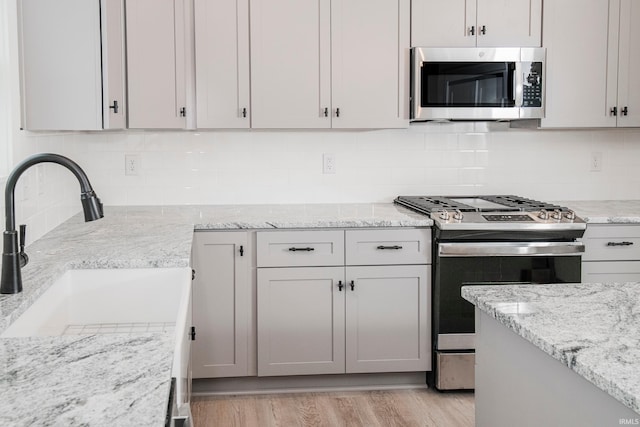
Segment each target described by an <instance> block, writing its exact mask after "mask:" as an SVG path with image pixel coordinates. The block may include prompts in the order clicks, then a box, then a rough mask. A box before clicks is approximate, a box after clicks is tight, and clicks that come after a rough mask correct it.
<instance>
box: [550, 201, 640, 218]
mask: <svg viewBox="0 0 640 427" xmlns="http://www.w3.org/2000/svg"><path fill="white" fill-rule="evenodd" d="M554 203H556V204H558V205H560V206H567V207H569V208H570V209H572V210H573V211H575V213H576V215H578V216H579V217H580V218H582V219H584V220H585V222H587V223H588V224H640V200H578V201H575V200H574V201H556V202H554Z"/></svg>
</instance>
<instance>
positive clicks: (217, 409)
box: [191, 389, 475, 427]
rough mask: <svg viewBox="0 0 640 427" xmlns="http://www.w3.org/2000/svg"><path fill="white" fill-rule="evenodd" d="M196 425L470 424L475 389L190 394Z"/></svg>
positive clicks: (449, 426)
mask: <svg viewBox="0 0 640 427" xmlns="http://www.w3.org/2000/svg"><path fill="white" fill-rule="evenodd" d="M191 410H192V413H193V424H194V426H195V427H218V426H223V427H342V426H345V427H347V426H348V427H391V426H397V427H472V426H473V425H474V423H475V416H474V410H475V405H474V397H473V393H470V392H461V393H439V392H437V391H434V390H424V389H419V390H385V391H362V392H356V391H354V392H350V391H345V392H322V393H319V392H315V393H287V394H264V395H237V396H236V395H230V396H212V397H194V398H193V399H192V402H191Z"/></svg>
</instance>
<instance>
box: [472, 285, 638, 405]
mask: <svg viewBox="0 0 640 427" xmlns="http://www.w3.org/2000/svg"><path fill="white" fill-rule="evenodd" d="M462 296H463V297H464V298H465V299H466V300H468V301H470V302H471V303H473V304H474V305H475V306H476V307H477V308H479V309H480V310H482V311H483V312H484V313H486V314H488V315H489V316H491V317H493V318H494V319H496V320H497V321H498V322H500V323H501V324H503V325H505V326H506V327H508V328H509V329H511V330H512V331H513V332H515V333H516V334H518V335H520V336H521V337H523V338H524V339H526V340H527V341H529V342H531V343H532V344H533V345H535V346H536V347H538V348H539V349H541V350H542V351H544V352H545V353H547V354H548V355H550V356H551V357H553V358H554V359H556V360H559V361H560V362H562V363H563V364H564V365H566V366H567V367H568V368H569V369H571V370H573V371H575V372H576V373H578V374H579V375H581V376H582V377H584V378H586V379H587V380H588V381H590V382H591V383H593V384H594V385H595V386H596V387H598V388H600V389H601V390H603V391H604V392H606V393H608V394H609V395H610V396H612V397H613V398H615V399H617V400H618V401H619V402H621V403H622V404H623V405H625V406H627V407H629V408H630V409H632V410H633V411H635V412H637V413H638V414H640V283H637V282H636V283H604V284H603V283H591V284H555V285H502V286H466V287H463V288H462Z"/></svg>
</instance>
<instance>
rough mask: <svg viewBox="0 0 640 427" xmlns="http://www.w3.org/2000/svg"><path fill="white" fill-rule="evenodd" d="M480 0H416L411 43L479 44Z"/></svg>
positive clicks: (422, 45) (440, 44)
mask: <svg viewBox="0 0 640 427" xmlns="http://www.w3.org/2000/svg"><path fill="white" fill-rule="evenodd" d="M476 30H477V29H476V0H412V2H411V46H417V47H473V46H475V45H476Z"/></svg>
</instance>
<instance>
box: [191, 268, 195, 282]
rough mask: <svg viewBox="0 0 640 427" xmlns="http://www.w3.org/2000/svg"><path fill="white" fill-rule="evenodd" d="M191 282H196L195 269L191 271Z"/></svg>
mask: <svg viewBox="0 0 640 427" xmlns="http://www.w3.org/2000/svg"><path fill="white" fill-rule="evenodd" d="M191 280H196V271H195V270H194V269H193V268H192V269H191Z"/></svg>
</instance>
